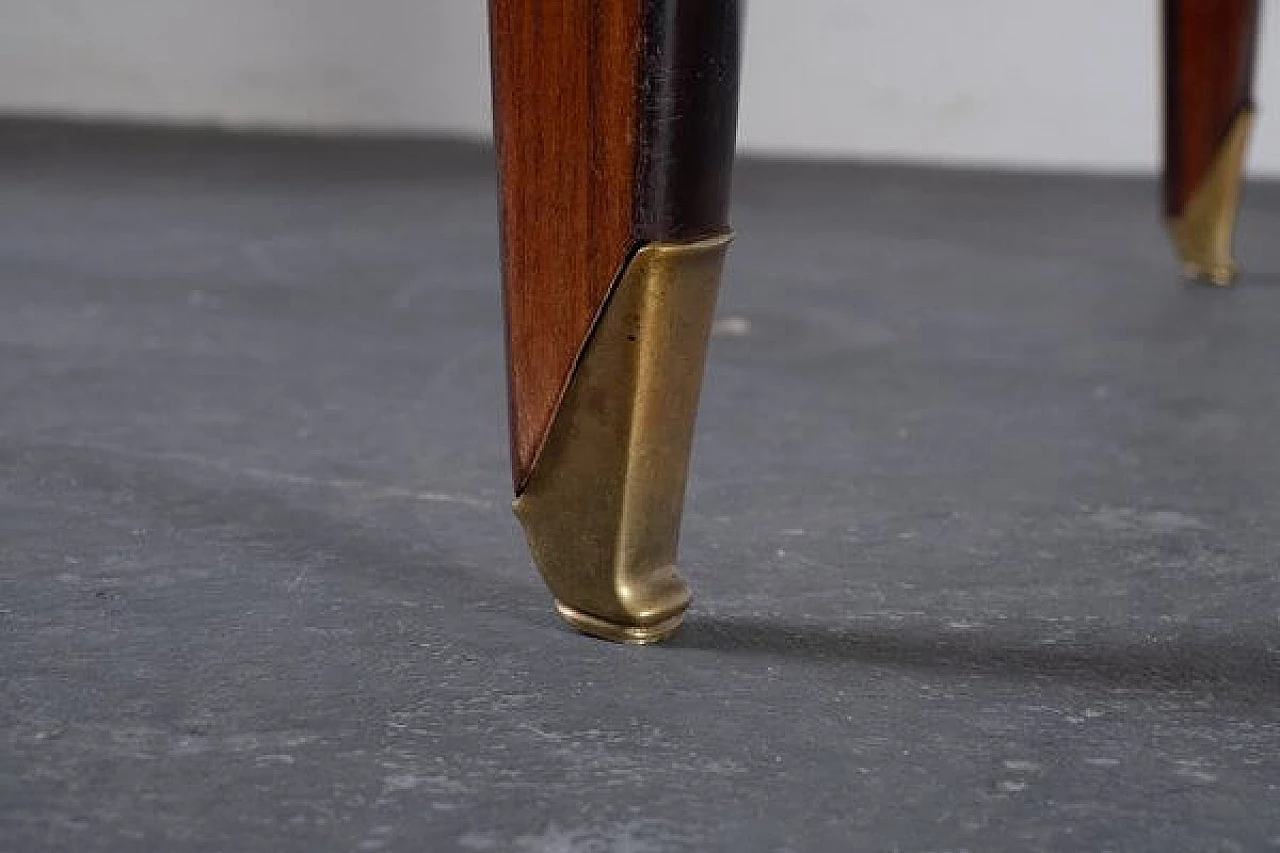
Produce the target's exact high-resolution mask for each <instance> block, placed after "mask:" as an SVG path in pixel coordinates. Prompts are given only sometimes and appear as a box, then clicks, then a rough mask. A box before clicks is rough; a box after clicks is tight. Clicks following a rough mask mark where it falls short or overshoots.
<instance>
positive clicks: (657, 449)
mask: <svg viewBox="0 0 1280 853" xmlns="http://www.w3.org/2000/svg"><path fill="white" fill-rule="evenodd" d="M730 239H731V238H730V236H729V235H725V236H722V237H716V238H714V239H710V240H704V241H700V242H696V243H655V244H650V245H647V246H644V247H642V248H641V249H639V250H638V251H637V252H636V254H635V256H634V257H633V258H632V259H631V261H630V262H629V264H628V265H627V268H626V269H625V271H624V272H623V273H622V275H621V276H620V277H619V279H618V282H617V284H616V286H615V287H614V290H613V292H612V293H611V295H610V296H609V299H608V302H607V303H606V304H605V307H604V309H603V310H602V311H601V313H600V316H599V318H598V319H597V320H596V324H595V327H594V329H593V331H592V334H591V337H590V338H589V340H588V341H587V343H586V346H585V347H584V348H583V351H582V353H581V355H580V356H579V358H578V363H577V365H576V366H575V368H574V372H573V375H572V377H571V379H570V381H569V386H568V388H567V389H566V390H565V394H564V398H563V399H562V400H561V403H560V408H559V410H558V411H557V412H556V416H555V420H554V421H553V422H552V425H551V430H550V432H549V433H548V435H547V441H546V444H545V445H544V446H543V449H542V452H541V454H539V456H538V459H537V461H536V462H535V463H534V467H533V472H532V473H531V474H530V476H529V480H528V483H527V485H526V487H525V489H524V491H523V492H521V494H520V495H519V496H518V497H517V498H516V500H515V511H516V515H517V516H518V517H519V518H520V521H521V523H522V524H523V525H524V529H525V534H526V536H527V537H528V540H529V548H530V550H531V551H532V552H533V558H534V562H535V563H537V565H538V569H539V570H540V571H541V572H542V576H543V578H544V579H545V580H546V582H547V586H549V587H550V588H551V593H552V594H553V595H554V596H555V598H556V602H557V609H558V610H559V612H560V614H561V615H562V616H563V617H564V618H565V619H566V620H567V621H568V622H569V623H570V624H571V625H573V626H574V627H575V628H577V629H578V630H580V631H583V632H585V633H587V634H591V635H593V636H597V637H602V638H604V639H607V640H614V641H616V642H625V643H651V642H657V641H658V640H661V639H663V638H664V637H667V636H669V635H670V634H671V633H673V632H674V631H675V630H676V628H678V627H679V625H680V620H681V618H682V616H683V614H684V610H685V608H686V607H687V606H688V604H689V588H688V586H687V585H686V584H685V582H684V581H683V580H682V579H681V578H680V576H679V575H678V574H677V573H676V544H677V540H678V539H679V535H680V518H681V515H682V514H683V509H684V491H685V476H686V473H687V471H688V467H689V452H690V449H691V447H692V444H693V427H694V420H695V417H696V415H697V408H698V394H699V391H700V390H701V386H702V369H703V364H704V361H705V358H706V349H707V338H708V336H709V333H710V329H711V321H712V316H713V314H714V311H715V303H716V294H717V291H718V290H719V285H720V271H721V267H722V265H723V261H724V254H725V250H726V248H727V247H728V245H729V241H730Z"/></svg>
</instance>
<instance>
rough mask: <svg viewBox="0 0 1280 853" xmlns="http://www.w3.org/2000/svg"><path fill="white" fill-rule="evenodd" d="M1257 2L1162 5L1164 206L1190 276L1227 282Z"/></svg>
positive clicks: (1190, 0)
mask: <svg viewBox="0 0 1280 853" xmlns="http://www.w3.org/2000/svg"><path fill="white" fill-rule="evenodd" d="M1259 6H1260V3H1259V0H1165V2H1164V80H1165V86H1164V93H1165V94H1164V137H1165V169H1164V206H1165V215H1166V216H1167V217H1168V219H1169V224H1170V229H1171V231H1172V234H1173V239H1174V244H1175V246H1176V248H1177V250H1178V255H1179V257H1180V259H1181V261H1182V263H1183V266H1184V268H1185V270H1186V272H1187V274H1188V275H1191V276H1194V277H1197V278H1204V279H1207V280H1209V281H1211V282H1213V283H1214V284H1218V285H1226V284H1229V283H1230V282H1231V279H1232V277H1233V275H1234V273H1235V266H1234V264H1233V262H1232V258H1231V242H1232V237H1233V234H1234V230H1235V218H1236V211H1237V209H1238V207H1239V202H1240V188H1241V183H1242V180H1243V171H1244V159H1245V149H1246V147H1247V143H1248V136H1249V126H1250V123H1251V120H1252V118H1253V77H1254V56H1255V53H1256V50H1255V45H1256V41H1257V35H1258V15H1259Z"/></svg>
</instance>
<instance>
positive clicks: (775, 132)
mask: <svg viewBox="0 0 1280 853" xmlns="http://www.w3.org/2000/svg"><path fill="white" fill-rule="evenodd" d="M1157 5H1158V4H1157V3H1156V2H1155V0H1145V2H1135V1H1134V0H1034V2H1028V0H754V2H751V5H750V11H749V15H748V26H747V45H746V65H745V69H744V91H743V102H742V143H743V147H744V148H747V149H751V150H757V151H770V152H792V153H802V154H812V155H821V156H837V157H849V156H855V157H857V156H872V157H890V158H912V159H927V160H945V161H951V162H984V163H998V164H1006V165H1031V166H1049V167H1053V168H1088V169H1105V170H1122V171H1135V170H1150V169H1152V168H1154V166H1155V162H1156V152H1157V137H1156V123H1157V117H1158V109H1157V97H1158V93H1159V88H1158V82H1157V78H1156V63H1157V57H1156V31H1157ZM1268 11H1271V10H1268ZM484 17H485V2H484V0H3V15H2V20H3V26H0V110H6V111H16V112H28V113H30V112H39V113H69V114H78V115H85V114H87V115H107V116H135V117H148V118H161V119H165V120H174V121H202V122H203V121H216V122H220V123H227V124H237V125H257V126H261V125H268V126H295V127H297V126H301V127H318V128H325V129H336V128H360V129H370V130H413V131H426V132H436V133H447V134H453V135H464V136H481V135H484V134H485V133H486V132H487V126H488V110H489V107H488V101H487V97H488V95H487V84H488V80H487V66H486V62H487V60H486V56H485V51H486V38H485V32H484ZM1261 59H1262V62H1261V66H1260V69H1259V100H1260V101H1261V104H1262V107H1263V113H1262V118H1261V120H1260V122H1259V126H1258V130H1257V135H1256V136H1255V145H1254V148H1253V159H1252V162H1253V165H1254V168H1255V170H1256V171H1259V172H1267V173H1274V174H1280V122H1274V123H1273V122H1272V121H1271V119H1270V116H1271V114H1272V112H1273V111H1269V110H1268V109H1267V107H1268V103H1269V101H1268V96H1269V94H1270V93H1271V92H1272V91H1275V92H1276V94H1277V97H1280V85H1273V81H1280V16H1277V15H1275V14H1267V15H1264V33H1263V39H1262V51H1261ZM1274 112H1277V113H1280V103H1278V104H1277V105H1276V108H1275V110H1274Z"/></svg>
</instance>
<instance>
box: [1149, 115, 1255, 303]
mask: <svg viewBox="0 0 1280 853" xmlns="http://www.w3.org/2000/svg"><path fill="white" fill-rule="evenodd" d="M1252 125H1253V111H1252V110H1247V109H1246V110H1242V111H1241V112H1240V114H1239V115H1238V116H1236V118H1235V121H1233V122H1232V123H1231V128H1230V129H1229V130H1228V131H1227V135H1226V136H1225V137H1224V138H1223V140H1222V144H1221V146H1220V147H1219V148H1218V153H1217V155H1216V156H1215V157H1214V160H1213V164H1212V165H1211V166H1210V167H1209V172H1208V173H1207V174H1206V175H1205V177H1204V180H1203V181H1202V182H1201V183H1200V186H1199V187H1197V188H1196V190H1195V192H1194V193H1192V195H1191V199H1190V200H1189V201H1188V202H1187V206H1186V208H1185V209H1184V210H1183V211H1182V215H1181V216H1180V217H1178V218H1177V219H1175V220H1173V221H1172V222H1170V223H1169V227H1170V230H1171V231H1172V234H1173V242H1174V246H1175V247H1176V248H1177V250H1178V256H1179V258H1180V259H1181V260H1182V267H1183V270H1184V272H1185V273H1186V274H1187V275H1188V276H1189V277H1192V278H1204V279H1208V280H1209V281H1211V282H1212V283H1214V284H1216V285H1218V286H1219V287H1225V286H1227V285H1229V284H1230V283H1231V280H1232V279H1233V278H1234V277H1235V272H1236V267H1235V263H1234V262H1233V261H1232V259H1231V241H1232V237H1233V236H1234V234H1235V225H1236V212H1237V210H1239V207H1240V188H1241V184H1242V183H1243V180H1244V160H1245V152H1246V150H1247V148H1248V143H1249V131H1250V129H1251V127H1252Z"/></svg>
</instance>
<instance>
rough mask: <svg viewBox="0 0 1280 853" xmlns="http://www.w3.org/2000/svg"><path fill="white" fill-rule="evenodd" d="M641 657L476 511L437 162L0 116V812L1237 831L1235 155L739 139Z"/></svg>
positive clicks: (1277, 630)
mask: <svg viewBox="0 0 1280 853" xmlns="http://www.w3.org/2000/svg"><path fill="white" fill-rule="evenodd" d="M739 175H740V180H739V183H738V188H737V208H736V213H735V218H736V222H737V224H738V226H739V233H740V239H739V242H738V244H737V245H736V247H735V249H734V250H733V254H732V260H731V264H730V268H729V274H728V281H727V284H726V289H725V292H724V297H723V300H722V306H721V307H722V312H721V313H722V317H724V318H727V319H728V321H727V322H722V323H721V328H720V332H719V334H718V335H717V337H716V339H715V341H714V344H713V349H712V353H711V361H710V366H709V375H708V384H707V388H706V393H705V396H704V409H703V417H702V420H701V429H700V435H699V441H698V446H697V450H696V456H695V471H694V475H693V481H692V483H691V489H690V499H689V507H688V517H687V523H686V533H685V538H684V547H683V555H684V561H685V564H686V574H687V575H688V577H689V578H690V579H691V581H692V582H693V584H694V586H695V588H696V590H697V594H698V597H697V599H696V601H695V604H694V606H693V609H692V611H691V612H690V615H689V619H688V623H687V626H686V629H685V630H684V632H683V633H682V634H681V635H679V637H678V638H677V639H676V640H675V641H674V642H672V643H671V644H669V645H666V646H663V647H659V648H649V649H635V648H624V647H619V646H612V645H607V644H603V643H599V642H595V641H591V640H588V639H584V638H582V637H579V636H576V635H574V634H572V633H570V632H569V631H568V630H566V629H565V628H564V627H562V626H561V625H560V624H559V623H558V622H557V620H556V618H555V617H554V616H553V614H552V612H551V609H550V606H549V604H550V602H549V601H548V599H547V596H546V594H545V592H544V590H543V588H542V586H541V585H540V583H539V582H538V581H537V580H536V576H535V573H534V571H533V570H532V568H531V567H530V566H529V564H528V561H527V557H526V554H525V551H524V549H523V545H522V543H521V540H520V537H519V533H518V530H517V527H516V525H515V524H514V522H513V520H512V518H511V517H510V515H509V512H508V509H507V501H508V499H509V493H508V492H509V488H508V473H507V460H506V449H505V448H506V438H505V428H506V425H505V403H504V391H503V375H502V372H503V367H502V365H503V362H502V346H501V341H500V329H501V322H500V305H499V299H498V288H497V270H496V252H495V241H496V235H495V226H494V186H493V183H494V182H493V176H492V174H491V171H490V166H489V158H488V154H487V153H486V152H485V151H484V150H482V149H478V148H468V147H463V146H450V145H445V144H431V143H422V142H397V141H356V140H338V139H331V140H310V141H308V140H290V139H278V138H265V137H259V138H252V137H251V138H236V137H228V136H223V135H219V134H217V133H213V132H209V133H203V132H160V131H146V130H129V129H119V128H117V129H111V128H93V127H74V126H58V125H44V124H38V123H21V122H10V123H7V124H4V125H0V395H2V396H0V400H2V401H3V405H2V406H0V638H2V639H0V849H3V850H5V851H23V850H67V851H106V850H110V851H124V850H210V851H213V850H220V851H221V850H228V851H229V850H235V851H257V850H261V851H295V850H296V851H328V850H353V851H354V850H395V851H446V850H464V851H485V850H493V851H505V850H516V851H631V853H636V851H667V850H726V851H728V850H732V851H743V850H753V851H754V850H761V851H763V850H797V851H799V850H895V851H925V850H931V851H943V850H948V851H961V850H972V851H994V850H1088V851H1101V850H1124V851H1134V850H1151V851H1181V850H1187V851H1191V850H1195V851H1239V850H1262V849H1268V848H1277V847H1280V569H1278V566H1280V489H1278V488H1277V486H1278V484H1280V439H1278V438H1277V436H1280V409H1278V407H1277V404H1278V403H1280V379H1278V376H1280V373H1278V372H1277V371H1278V366H1280V358H1278V356H1280V240H1277V239H1276V235H1277V234H1280V186H1276V185H1262V184H1259V185H1256V186H1254V187H1253V188H1252V189H1251V192H1250V194H1249V197H1248V200H1247V203H1246V210H1245V214H1244V220H1243V225H1242V234H1241V249H1242V255H1243V258H1244V260H1245V263H1246V265H1247V267H1248V271H1247V274H1246V277H1245V279H1244V281H1243V284H1242V286H1241V287H1240V288H1239V289H1237V290H1234V291H1230V292H1216V291H1212V290H1207V289H1199V288H1195V287H1191V286H1188V285H1186V284H1184V283H1182V282H1181V281H1180V280H1179V279H1178V277H1177V276H1176V274H1175V268H1174V265H1173V263H1172V260H1171V258H1170V257H1169V253H1168V251H1167V248H1166V244H1165V241H1164V238H1163V236H1162V234H1161V233H1160V231H1159V228H1158V224H1157V221H1156V216H1155V212H1156V187H1155V184H1154V183H1153V182H1152V181H1147V180H1120V179H1108V180H1104V179H1085V178H1067V177H1044V176H1009V175H996V174H989V173H981V172H946V171H933V170H927V169H910V168H890V167H870V166H852V165H851V166H804V165H787V164H758V163H746V164H744V165H743V166H742V168H741V169H740V172H739Z"/></svg>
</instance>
